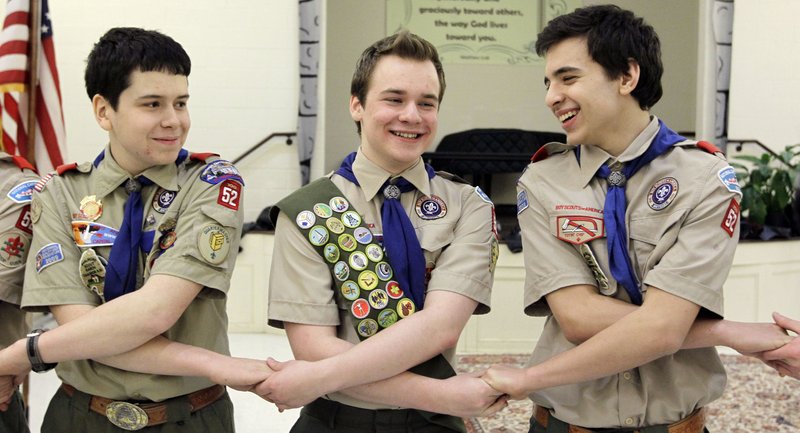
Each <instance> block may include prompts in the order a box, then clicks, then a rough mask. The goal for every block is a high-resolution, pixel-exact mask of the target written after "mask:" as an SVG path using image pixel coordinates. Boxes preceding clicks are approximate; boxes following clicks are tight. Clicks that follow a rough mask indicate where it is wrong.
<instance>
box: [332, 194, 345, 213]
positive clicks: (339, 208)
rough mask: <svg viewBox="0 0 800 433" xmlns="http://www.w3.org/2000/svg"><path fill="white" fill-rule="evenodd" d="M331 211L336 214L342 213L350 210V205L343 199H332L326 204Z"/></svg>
mask: <svg viewBox="0 0 800 433" xmlns="http://www.w3.org/2000/svg"><path fill="white" fill-rule="evenodd" d="M328 204H329V205H330V207H331V209H333V210H335V211H336V212H339V213H342V212H344V211H346V210H347V209H349V208H350V203H348V202H347V200H346V199H345V198H344V197H334V198H332V199H331V200H330V202H329V203H328Z"/></svg>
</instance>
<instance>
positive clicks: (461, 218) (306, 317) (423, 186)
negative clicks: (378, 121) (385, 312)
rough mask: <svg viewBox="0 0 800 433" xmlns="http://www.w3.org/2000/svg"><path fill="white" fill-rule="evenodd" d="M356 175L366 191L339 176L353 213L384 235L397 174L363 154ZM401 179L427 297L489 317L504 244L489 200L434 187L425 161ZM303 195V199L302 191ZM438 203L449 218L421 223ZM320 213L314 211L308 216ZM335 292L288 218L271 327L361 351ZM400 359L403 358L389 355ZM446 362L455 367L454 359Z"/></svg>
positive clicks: (277, 256) (441, 184)
mask: <svg viewBox="0 0 800 433" xmlns="http://www.w3.org/2000/svg"><path fill="white" fill-rule="evenodd" d="M353 172H354V173H355V175H356V178H357V179H358V180H359V183H360V184H361V185H362V186H361V187H358V186H357V185H355V184H353V183H351V182H350V181H348V180H347V179H345V178H343V177H341V176H339V175H335V174H334V175H332V176H331V179H332V181H333V183H334V184H336V186H337V187H338V188H339V189H340V190H341V191H342V192H343V193H344V197H345V198H346V199H347V200H348V201H349V202H350V204H351V206H352V208H354V209H356V210H358V212H359V213H360V214H361V215H362V217H363V220H364V222H365V223H366V224H367V225H368V227H369V228H370V230H372V232H373V233H374V234H376V235H379V234H381V233H382V226H381V219H380V218H381V205H382V203H383V193H382V192H381V191H380V187H381V186H382V185H383V183H384V182H385V181H386V180H387V179H388V178H389V177H390V174H389V173H388V172H386V171H384V170H383V169H381V168H380V167H378V166H376V165H375V164H373V163H372V162H371V161H369V160H368V159H367V158H366V157H364V155H363V154H362V153H361V152H359V153H358V155H357V156H356V159H355V161H354V162H353ZM400 176H402V177H404V178H405V179H406V180H408V181H409V182H411V183H412V184H414V186H415V187H416V188H417V191H415V192H413V193H410V192H409V193H404V194H402V196H401V200H400V201H401V203H402V204H403V207H404V208H405V210H406V213H407V214H408V215H409V218H410V219H411V223H412V224H413V225H414V228H415V230H416V232H417V237H418V238H419V242H420V245H421V246H422V249H423V250H424V251H423V252H424V255H425V260H426V267H427V268H428V270H430V281H429V282H428V287H427V291H429V292H430V291H434V290H446V291H450V292H455V293H460V294H462V295H464V296H467V297H469V298H471V299H474V300H475V301H477V302H478V303H479V304H480V305H479V306H478V308H477V310H476V312H475V313H476V314H484V313H487V312H488V311H489V306H490V296H491V287H492V281H493V272H494V268H493V259H492V248H493V243H496V242H497V241H496V237H495V234H494V232H493V219H492V209H493V205H492V204H491V202H489V201H488V198H487V199H483V198H481V195H479V194H478V193H477V192H476V189H475V187H472V186H469V185H465V184H463V183H456V182H453V181H451V180H447V179H445V178H444V177H441V176H435V177H434V178H433V179H428V175H427V173H426V171H425V166H424V164H422V163H421V160H420V163H418V164H416V165H415V166H413V167H411V168H409V169H408V170H406V171H405V172H403V173H401V174H400ZM295 194H302V190H299V191H297V192H295ZM431 195H436V196H439V197H440V198H441V199H442V201H443V202H444V203H445V205H446V207H447V213H446V214H445V215H444V216H443V217H441V218H438V219H432V220H425V219H422V218H421V217H420V216H418V214H417V212H416V210H415V207H416V204H417V202H418V201H419V200H420V198H421V197H424V196H431ZM313 205H314V203H309V204H308V208H309V209H311V207H312V206H313ZM332 284H333V281H332V277H331V273H330V270H329V267H328V265H327V264H326V263H325V261H324V260H323V258H322V257H321V256H320V255H319V253H317V252H316V251H315V250H314V248H313V247H312V245H311V244H310V243H309V241H308V240H307V239H306V238H305V237H304V236H303V234H302V233H301V232H300V229H299V228H298V227H297V225H296V223H295V221H294V216H287V215H286V214H284V213H283V212H281V213H280V215H279V217H278V221H277V227H276V230H275V249H274V252H273V256H272V271H271V273H270V285H269V287H270V290H269V324H270V325H272V326H275V327H279V328H282V327H283V322H292V323H302V324H309V325H321V326H336V327H337V334H338V336H339V338H342V339H345V340H347V341H350V342H352V343H358V342H359V338H358V335H357V334H356V332H355V330H354V328H353V318H352V317H351V314H350V312H349V311H348V310H347V308H346V306H345V305H344V304H339V305H337V302H336V298H335V293H334V291H333V289H332V287H333V286H332ZM420 338H423V337H420ZM395 355H401V354H387V356H395ZM444 355H445V357H446V358H447V359H448V361H449V362H450V364H451V365H452V364H453V355H454V351H448V353H445V354H444ZM398 392H402V391H401V390H398ZM328 397H329V398H331V399H332V400H336V401H339V402H342V403H344V404H347V405H351V406H356V407H361V408H367V409H383V408H386V406H379V405H376V404H374V403H371V402H367V401H361V400H356V399H353V398H351V397H348V396H346V395H344V394H342V393H334V394H329V395H328Z"/></svg>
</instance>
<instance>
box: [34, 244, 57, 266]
mask: <svg viewBox="0 0 800 433" xmlns="http://www.w3.org/2000/svg"><path fill="white" fill-rule="evenodd" d="M62 260H64V252H63V251H61V244H57V243H52V244H47V245H45V246H43V247H42V248H40V249H39V251H38V252H36V272H37V273H39V272H42V271H43V270H44V269H45V268H47V267H48V266H50V265H52V264H55V263H58V262H60V261H62Z"/></svg>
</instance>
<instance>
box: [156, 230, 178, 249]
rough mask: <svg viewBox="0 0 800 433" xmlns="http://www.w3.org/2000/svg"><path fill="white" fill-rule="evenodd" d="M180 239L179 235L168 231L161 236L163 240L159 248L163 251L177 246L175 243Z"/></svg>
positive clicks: (159, 243) (159, 242)
mask: <svg viewBox="0 0 800 433" xmlns="http://www.w3.org/2000/svg"><path fill="white" fill-rule="evenodd" d="M177 239H178V234H177V233H175V231H168V232H166V233H164V234H163V235H161V239H160V240H159V241H158V247H159V248H161V249H162V250H166V249H169V248H170V247H171V246H173V245H174V244H175V241H176V240H177Z"/></svg>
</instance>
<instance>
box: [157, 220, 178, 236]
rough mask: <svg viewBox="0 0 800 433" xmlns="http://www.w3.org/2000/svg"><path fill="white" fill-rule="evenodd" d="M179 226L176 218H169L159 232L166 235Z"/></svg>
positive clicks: (160, 226)
mask: <svg viewBox="0 0 800 433" xmlns="http://www.w3.org/2000/svg"><path fill="white" fill-rule="evenodd" d="M177 225H178V221H177V220H176V219H175V218H167V219H166V220H164V222H162V223H161V225H159V226H158V231H160V232H162V233H164V232H168V231H170V230H175V226H177Z"/></svg>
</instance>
